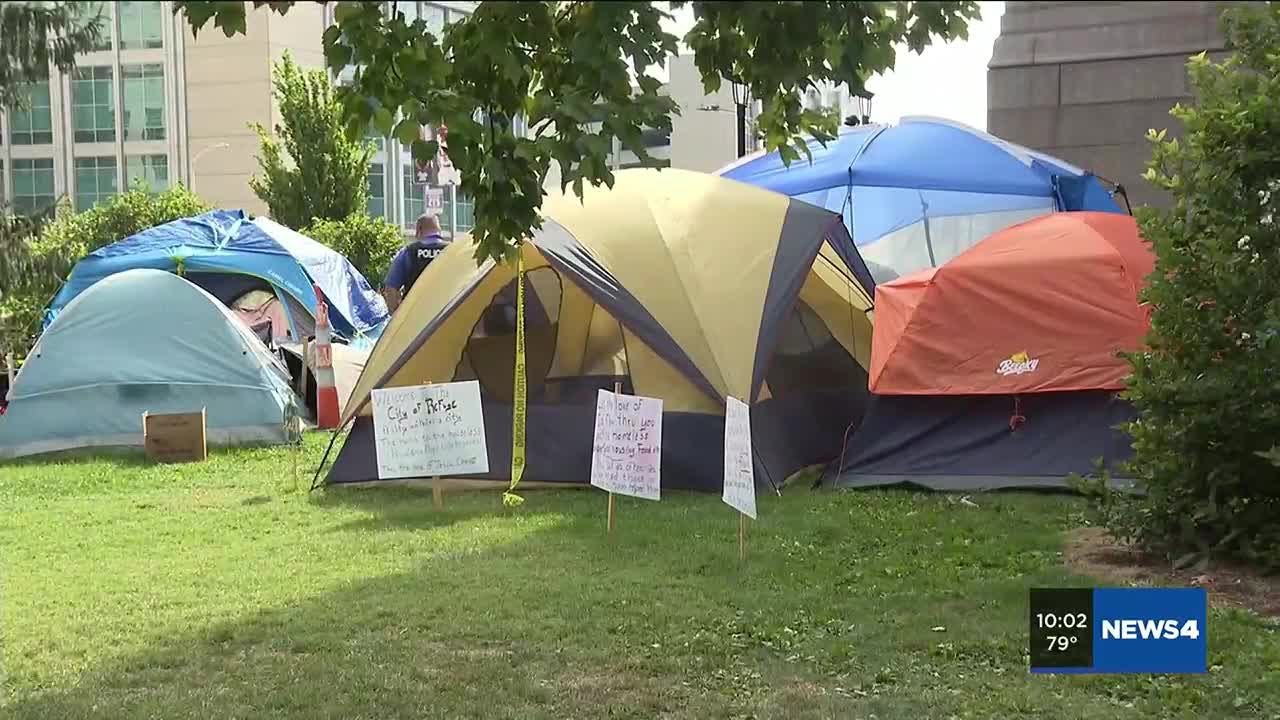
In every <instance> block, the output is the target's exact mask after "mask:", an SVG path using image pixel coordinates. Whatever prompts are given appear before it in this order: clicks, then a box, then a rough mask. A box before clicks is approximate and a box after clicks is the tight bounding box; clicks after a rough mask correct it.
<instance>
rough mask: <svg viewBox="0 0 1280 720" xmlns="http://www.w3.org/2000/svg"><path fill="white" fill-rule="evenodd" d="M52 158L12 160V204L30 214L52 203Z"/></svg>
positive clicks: (22, 211)
mask: <svg viewBox="0 0 1280 720" xmlns="http://www.w3.org/2000/svg"><path fill="white" fill-rule="evenodd" d="M53 201H54V195H53V158H30V159H15V160H14V161H13V206H14V208H15V209H17V211H18V212H20V213H25V214H30V213H33V212H38V211H40V210H44V209H45V208H48V207H49V206H50V205H52V204H53Z"/></svg>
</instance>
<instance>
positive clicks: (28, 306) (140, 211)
mask: <svg viewBox="0 0 1280 720" xmlns="http://www.w3.org/2000/svg"><path fill="white" fill-rule="evenodd" d="M209 209H210V208H209V205H208V204H206V203H205V202H204V201H203V200H201V199H200V198H199V197H198V196H197V195H196V194H195V193H193V192H191V191H190V190H188V189H187V188H186V187H183V186H181V185H178V186H174V187H172V188H170V189H168V190H164V191H162V192H158V193H156V192H151V191H149V190H147V189H146V188H144V187H142V186H135V187H133V188H131V189H130V190H128V191H127V192H124V193H121V194H119V195H116V196H114V197H112V198H111V199H110V200H107V201H106V202H104V203H102V204H100V205H98V206H97V207H94V208H92V209H90V210H86V211H84V212H75V211H74V210H73V209H72V207H71V204H70V203H69V202H67V201H65V200H64V201H63V202H62V203H60V204H59V206H58V210H57V214H56V216H55V217H54V219H53V220H51V221H49V222H47V223H45V224H44V225H43V227H42V228H41V230H40V232H39V235H38V236H36V237H35V238H33V239H32V238H28V239H24V240H23V242H25V243H26V245H27V251H28V252H29V253H30V255H31V261H32V263H34V264H36V265H38V266H40V267H42V268H47V269H48V270H49V271H48V272H46V273H42V274H40V275H38V276H32V278H31V279H32V281H31V282H27V283H23V284H22V286H20V287H18V288H16V289H14V290H13V291H8V290H7V291H6V292H5V294H4V296H3V297H2V298H0V343H2V344H3V345H4V346H5V347H6V348H9V349H12V351H13V352H15V353H17V354H18V355H22V354H24V353H25V352H26V351H27V350H28V349H29V348H30V347H31V345H32V343H34V342H35V338H36V337H38V336H39V333H40V317H41V315H42V313H43V312H44V308H45V307H46V306H47V305H48V303H49V301H50V300H52V299H53V296H54V294H55V293H57V291H58V288H59V287H60V285H61V282H62V279H63V278H65V277H66V276H67V274H69V273H70V272H71V268H73V267H74V266H75V264H76V263H77V262H79V261H80V259H81V258H83V257H84V256H85V255H87V254H89V253H91V252H93V251H94V250H97V249H98V248H100V247H102V246H104V245H110V244H111V243H113V242H116V241H117V240H122V239H124V238H126V237H128V236H130V235H133V234H134V233H137V232H141V231H142V230H146V229H147V228H150V227H155V226H156V225H162V224H164V223H167V222H170V221H172V220H177V219H178V218H184V217H189V216H191V215H198V214H200V213H202V212H206V211H208V210H209Z"/></svg>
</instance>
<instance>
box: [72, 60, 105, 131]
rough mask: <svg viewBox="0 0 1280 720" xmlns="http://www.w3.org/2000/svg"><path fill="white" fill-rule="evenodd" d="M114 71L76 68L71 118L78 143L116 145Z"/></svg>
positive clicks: (102, 68)
mask: <svg viewBox="0 0 1280 720" xmlns="http://www.w3.org/2000/svg"><path fill="white" fill-rule="evenodd" d="M111 76H112V73H111V68H109V67H92V68H77V69H76V71H75V73H74V74H73V75H72V79H71V106H72V108H71V110H72V113H71V117H72V120H73V127H74V129H75V139H76V142H115V139H116V128H115V119H116V111H115V99H114V95H113V93H112V89H111V86H112V83H111Z"/></svg>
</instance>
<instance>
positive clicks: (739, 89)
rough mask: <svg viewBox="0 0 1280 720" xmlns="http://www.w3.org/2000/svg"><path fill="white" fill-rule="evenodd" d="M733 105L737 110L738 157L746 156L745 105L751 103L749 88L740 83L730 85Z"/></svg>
mask: <svg viewBox="0 0 1280 720" xmlns="http://www.w3.org/2000/svg"><path fill="white" fill-rule="evenodd" d="M732 92H733V104H734V105H736V106H737V108H738V157H743V156H745V155H746V154H747V103H748V102H750V101H751V88H749V87H747V86H746V85H744V84H742V83H740V82H734V83H733V85H732Z"/></svg>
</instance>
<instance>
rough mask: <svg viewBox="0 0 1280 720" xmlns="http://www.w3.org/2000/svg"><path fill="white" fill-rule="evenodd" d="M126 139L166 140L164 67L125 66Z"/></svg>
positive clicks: (149, 65) (123, 69) (121, 69)
mask: <svg viewBox="0 0 1280 720" xmlns="http://www.w3.org/2000/svg"><path fill="white" fill-rule="evenodd" d="M120 72H121V74H122V76H123V78H124V139H125V140H163V139H164V66H163V65H161V64H159V63H148V64H146V65H125V66H124V67H122V68H120Z"/></svg>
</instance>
